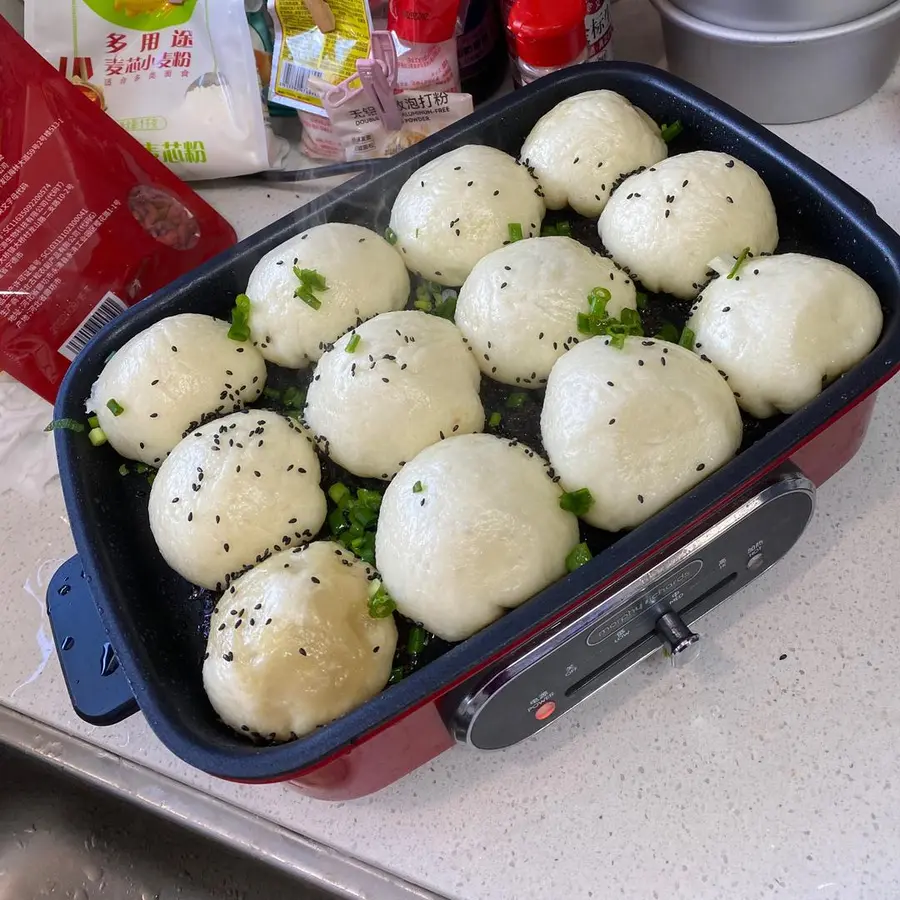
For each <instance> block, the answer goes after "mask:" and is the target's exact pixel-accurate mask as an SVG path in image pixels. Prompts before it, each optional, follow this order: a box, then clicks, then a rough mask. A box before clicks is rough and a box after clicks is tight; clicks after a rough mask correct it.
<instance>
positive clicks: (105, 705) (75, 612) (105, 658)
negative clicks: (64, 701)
mask: <svg viewBox="0 0 900 900" xmlns="http://www.w3.org/2000/svg"><path fill="white" fill-rule="evenodd" d="M47 615H48V616H49V617H50V629H51V631H52V632H53V642H54V644H56V653H57V656H58V657H59V663H60V666H61V667H62V672H63V678H64V679H65V681H66V688H67V690H68V691H69V699H70V700H71V701H72V708H73V709H74V710H75V712H76V714H77V715H78V717H79V718H81V719H83V720H84V721H85V722H88V723H90V724H91V725H115V724H116V723H118V722H121V721H122V720H123V719H127V718H128V717H129V716H132V715H134V714H135V713H136V712H137V711H138V705H137V701H136V700H135V699H134V695H133V694H132V692H131V687H130V686H129V684H128V681H127V679H126V678H125V673H124V672H123V671H122V667H121V666H120V665H119V660H118V659H117V657H116V653H115V651H114V650H113V648H112V646H111V645H110V643H109V639H108V637H107V634H106V630H105V629H104V627H103V624H102V622H101V621H100V616H99V615H98V613H97V607H96V604H95V603H94V598H93V596H91V591H90V587H89V586H88V582H87V579H86V578H85V575H84V569H83V568H82V565H81V560H79V558H78V557H77V556H73V557H72V558H71V559H69V560H66V562H64V563H63V564H62V565H61V566H60V567H59V568H58V569H57V570H56V573H55V574H54V576H53V578H51V579H50V585H49V586H48V588H47Z"/></svg>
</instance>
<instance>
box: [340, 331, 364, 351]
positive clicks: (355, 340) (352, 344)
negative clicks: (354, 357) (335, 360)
mask: <svg viewBox="0 0 900 900" xmlns="http://www.w3.org/2000/svg"><path fill="white" fill-rule="evenodd" d="M361 340H362V338H361V337H360V336H359V335H358V334H354V335H353V337H352V338H350V340H349V341H347V346H346V347H345V348H344V350H345V351H346V352H347V353H356V348H357V347H358V346H359V342H360V341H361Z"/></svg>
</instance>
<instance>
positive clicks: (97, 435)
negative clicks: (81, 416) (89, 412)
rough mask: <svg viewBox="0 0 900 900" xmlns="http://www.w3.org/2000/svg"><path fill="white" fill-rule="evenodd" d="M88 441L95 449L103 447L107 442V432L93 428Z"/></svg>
mask: <svg viewBox="0 0 900 900" xmlns="http://www.w3.org/2000/svg"><path fill="white" fill-rule="evenodd" d="M88 440H89V441H90V442H91V443H92V444H93V445H94V446H95V447H102V446H103V445H104V444H105V443H106V441H107V437H106V432H105V431H104V430H103V429H102V428H92V429H91V430H90V431H89V432H88Z"/></svg>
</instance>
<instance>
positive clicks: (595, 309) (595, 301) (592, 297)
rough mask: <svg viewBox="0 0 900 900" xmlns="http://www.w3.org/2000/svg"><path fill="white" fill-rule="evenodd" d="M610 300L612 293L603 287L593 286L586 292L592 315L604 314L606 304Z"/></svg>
mask: <svg viewBox="0 0 900 900" xmlns="http://www.w3.org/2000/svg"><path fill="white" fill-rule="evenodd" d="M610 300H612V294H611V293H610V292H609V291H608V290H607V289H606V288H604V287H595V288H593V289H592V290H591V292H590V293H589V294H588V303H590V305H591V315H592V316H605V315H606V304H607V303H609V301H610Z"/></svg>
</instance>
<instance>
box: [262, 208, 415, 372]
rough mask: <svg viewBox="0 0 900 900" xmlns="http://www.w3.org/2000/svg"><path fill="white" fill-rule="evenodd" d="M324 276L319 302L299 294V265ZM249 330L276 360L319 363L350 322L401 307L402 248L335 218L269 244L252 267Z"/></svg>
mask: <svg viewBox="0 0 900 900" xmlns="http://www.w3.org/2000/svg"><path fill="white" fill-rule="evenodd" d="M295 268H297V269H310V270H313V271H315V272H317V273H318V274H319V275H320V276H322V277H323V278H324V279H325V283H326V285H327V289H326V290H322V291H316V292H314V296H315V297H316V298H317V299H318V300H319V301H320V302H321V306H320V307H319V308H318V309H313V307H312V306H310V305H308V304H307V303H305V302H304V301H303V300H302V299H301V298H299V297H297V296H295V295H294V292H295V291H296V290H297V288H298V287H299V286H300V280H299V278H298V277H297V275H296V274H295V273H294V269H295ZM247 296H248V297H249V298H250V333H251V335H252V337H253V341H254V343H255V344H258V345H259V349H260V350H261V351H262V355H263V356H264V357H265V358H266V359H267V360H269V361H270V362H273V363H277V364H278V365H280V366H287V367H288V368H291V369H301V368H305V367H306V366H307V365H309V363H310V362H315V361H316V360H317V359H318V358H319V357H320V356H321V355H322V352H323V351H324V349H325V348H326V347H327V346H328V344H330V343H331V342H332V341H334V340H337V338H339V337H340V336H341V335H342V334H343V333H344V332H345V331H346V330H347V329H348V328H350V327H351V326H352V325H356V324H358V323H359V322H360V321H364V320H365V319H370V318H371V317H372V316H374V315H377V314H378V313H382V312H388V311H389V310H392V309H402V308H403V307H404V306H406V302H407V300H409V275H408V274H407V272H406V268H405V267H404V265H403V261H402V260H401V259H400V257H399V256H398V255H397V251H396V250H394V248H393V247H391V245H390V244H389V243H388V242H387V241H386V240H385V239H384V238H383V237H381V236H380V235H377V234H375V232H374V231H370V230H369V229H368V228H363V227H362V226H360V225H347V224H344V223H342V222H330V223H328V224H326V225H316V226H315V227H314V228H310V229H309V230H308V231H304V232H303V234H298V235H297V236H296V237H293V238H291V239H290V240H289V241H286V242H285V243H283V244H281V245H280V246H278V247H276V248H275V249H274V250H270V251H269V252H268V253H267V254H266V255H265V256H264V257H263V258H262V259H261V260H260V261H259V262H258V263H257V264H256V267H255V268H254V269H253V271H252V272H251V273H250V281H249V282H248V284H247Z"/></svg>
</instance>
